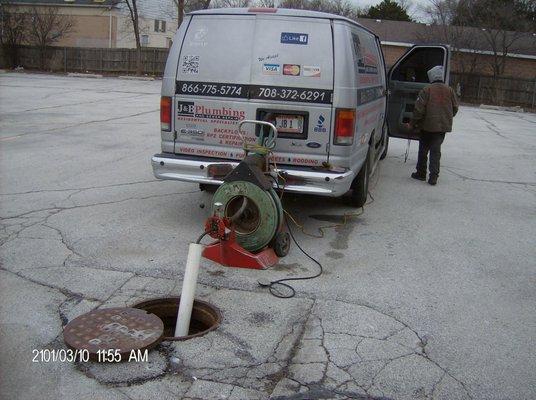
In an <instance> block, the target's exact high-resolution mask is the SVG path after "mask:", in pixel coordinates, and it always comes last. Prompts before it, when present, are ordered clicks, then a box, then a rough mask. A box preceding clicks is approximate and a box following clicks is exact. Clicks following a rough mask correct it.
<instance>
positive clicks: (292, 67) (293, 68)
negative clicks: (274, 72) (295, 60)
mask: <svg viewBox="0 0 536 400" xmlns="http://www.w3.org/2000/svg"><path fill="white" fill-rule="evenodd" d="M283 75H293V76H298V75H300V66H299V65H296V64H283Z"/></svg>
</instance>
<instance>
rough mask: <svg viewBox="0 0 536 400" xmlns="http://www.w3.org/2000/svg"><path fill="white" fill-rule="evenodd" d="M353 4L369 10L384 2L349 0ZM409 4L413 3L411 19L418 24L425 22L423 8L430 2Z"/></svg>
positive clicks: (411, 1) (422, 0)
mask: <svg viewBox="0 0 536 400" xmlns="http://www.w3.org/2000/svg"><path fill="white" fill-rule="evenodd" d="M349 1H350V2H351V3H352V4H355V5H357V6H358V7H360V8H368V7H370V6H375V5H376V4H379V3H381V2H382V0H349ZM409 3H411V7H410V17H413V19H415V20H416V21H418V22H424V21H423V18H424V16H423V13H422V12H421V10H420V9H421V8H422V7H423V6H427V5H429V4H430V3H429V1H428V0H409Z"/></svg>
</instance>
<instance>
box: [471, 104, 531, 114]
mask: <svg viewBox="0 0 536 400" xmlns="http://www.w3.org/2000/svg"><path fill="white" fill-rule="evenodd" d="M480 108H481V109H483V110H498V111H512V112H525V110H523V109H522V108H521V107H519V106H515V107H502V106H492V105H488V104H480Z"/></svg>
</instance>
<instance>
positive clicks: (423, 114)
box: [412, 82, 458, 132]
mask: <svg viewBox="0 0 536 400" xmlns="http://www.w3.org/2000/svg"><path fill="white" fill-rule="evenodd" d="M457 112H458V100H457V99H456V95H455V94H454V90H452V88H450V87H449V86H447V85H445V84H444V83H442V82H434V83H431V84H430V85H428V86H426V87H425V88H424V89H422V90H421V91H420V93H419V97H418V98H417V102H416V103H415V110H414V111H413V121H412V125H413V126H414V127H416V128H418V129H420V130H421V131H426V132H450V131H452V118H453V117H454V116H455V115H456V113H457Z"/></svg>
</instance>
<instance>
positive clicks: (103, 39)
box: [2, 0, 177, 48]
mask: <svg viewBox="0 0 536 400" xmlns="http://www.w3.org/2000/svg"><path fill="white" fill-rule="evenodd" d="M2 2H3V3H6V4H8V6H9V7H12V8H15V9H17V10H20V11H21V12H22V11H23V10H25V9H28V8H31V7H36V8H38V9H44V8H46V7H55V8H57V10H58V13H59V14H63V15H67V16H69V17H70V19H71V21H72V23H73V29H72V30H71V32H70V33H69V34H68V35H67V36H65V37H63V38H61V39H60V40H59V41H58V42H57V43H55V44H54V45H55V46H69V47H100V48H134V47H136V41H135V36H134V31H133V28H132V22H131V20H130V15H129V11H128V7H127V5H126V4H125V2H124V1H122V0H9V1H4V0H2ZM137 3H138V14H139V26H140V40H141V45H142V46H144V47H158V48H167V47H170V45H171V40H172V38H173V35H174V34H175V31H176V28H177V26H176V21H174V19H173V14H172V11H173V10H170V7H169V5H168V4H167V3H168V2H166V1H165V0H138V1H137Z"/></svg>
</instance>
